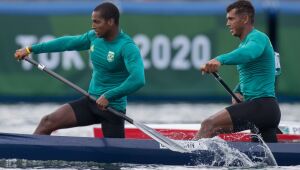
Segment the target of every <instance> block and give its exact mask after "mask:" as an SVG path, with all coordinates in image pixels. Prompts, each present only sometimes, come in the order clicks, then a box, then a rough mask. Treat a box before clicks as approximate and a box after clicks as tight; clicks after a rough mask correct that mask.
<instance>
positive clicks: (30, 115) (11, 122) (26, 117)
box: [0, 103, 300, 170]
mask: <svg viewBox="0 0 300 170" xmlns="http://www.w3.org/2000/svg"><path fill="white" fill-rule="evenodd" d="M225 106H227V104H226V103H219V104H207V103H206V104H201V103H199V104H189V103H176V104H171V103H164V104H142V103H130V104H129V106H128V108H127V115H128V116H129V117H131V118H132V119H134V120H137V121H141V122H144V123H199V127H200V123H201V121H203V120H204V119H205V118H206V117H208V116H209V115H211V114H213V113H215V112H217V111H219V110H220V109H222V108H224V107H225ZM58 107H59V104H55V103H41V104H26V103H20V104H12V105H6V104H2V105H1V104H0V115H1V119H0V131H1V132H5V133H25V134H31V133H32V132H33V131H34V130H35V127H36V126H37V124H38V122H39V120H40V119H41V118H42V117H43V116H44V115H46V114H48V113H50V112H52V111H54V110H55V109H56V108H58ZM280 108H281V111H282V121H294V122H299V121H300V117H299V116H298V115H299V110H300V104H299V103H295V104H280ZM97 126H99V125H92V126H88V127H80V128H72V129H63V130H59V131H56V132H54V133H53V135H63V136H93V131H92V128H93V127H97ZM210 141H212V140H210ZM225 150H226V149H225ZM229 153H230V152H229V150H228V149H227V151H226V154H229ZM231 154H233V155H235V154H237V153H234V152H233V153H231ZM223 155H224V154H223ZM239 157H241V155H239ZM221 158H222V156H220V157H219V159H221ZM245 159H246V158H245ZM228 161H230V160H228ZM247 165H250V166H246V167H252V168H254V167H255V168H260V169H271V170H275V169H300V166H291V167H276V166H267V167H266V166H265V165H255V166H254V167H253V165H251V163H250V162H248V163H247ZM1 167H2V168H5V169H122V170H127V169H136V170H142V169H143V170H158V169H165V170H168V169H172V170H176V169H178V170H179V169H180V170H181V169H183V170H184V169H193V170H194V169H227V168H225V167H223V168H221V167H213V166H200V165H199V166H166V165H133V164H100V163H95V162H64V161H27V160H0V168H1ZM252 168H250V169H252ZM230 169H235V168H230ZM237 169H239V168H237ZM244 169H245V168H244ZM246 169H249V168H246Z"/></svg>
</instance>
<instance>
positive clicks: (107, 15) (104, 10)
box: [94, 2, 120, 25]
mask: <svg viewBox="0 0 300 170" xmlns="http://www.w3.org/2000/svg"><path fill="white" fill-rule="evenodd" d="M94 11H97V12H101V17H103V18H104V19H105V20H109V19H111V18H113V19H114V21H115V24H116V25H119V18H120V12H119V9H118V8H117V7H116V6H115V5H114V4H112V3H110V2H104V3H102V4H100V5H98V6H97V7H96V8H95V9H94Z"/></svg>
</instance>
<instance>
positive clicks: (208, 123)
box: [201, 118, 215, 137]
mask: <svg viewBox="0 0 300 170" xmlns="http://www.w3.org/2000/svg"><path fill="white" fill-rule="evenodd" d="M214 129H215V124H214V121H213V120H212V119H210V118H207V119H205V120H204V121H203V122H202V123H201V131H203V132H205V134H206V136H207V137H213V136H212V134H213V130H214Z"/></svg>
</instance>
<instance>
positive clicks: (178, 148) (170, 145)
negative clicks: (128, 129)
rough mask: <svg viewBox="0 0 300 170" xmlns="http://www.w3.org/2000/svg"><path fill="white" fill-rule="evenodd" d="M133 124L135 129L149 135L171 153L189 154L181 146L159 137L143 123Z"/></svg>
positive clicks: (161, 136) (159, 135) (158, 134)
mask: <svg viewBox="0 0 300 170" xmlns="http://www.w3.org/2000/svg"><path fill="white" fill-rule="evenodd" d="M133 124H134V125H135V126H136V127H138V128H139V129H140V130H141V131H143V132H144V133H145V134H147V135H149V136H150V137H152V138H153V139H154V140H156V141H158V142H159V143H160V144H162V145H163V146H165V147H166V148H168V149H170V150H172V151H176V152H181V153H186V152H191V151H189V150H187V149H185V148H184V147H182V146H181V145H179V144H178V143H176V142H175V141H173V140H171V139H169V138H167V137H165V136H163V135H161V134H160V133H158V132H157V131H156V130H154V129H152V128H150V127H148V126H146V125H145V124H143V123H140V122H136V121H134V122H133Z"/></svg>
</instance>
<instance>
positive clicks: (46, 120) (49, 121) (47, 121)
mask: <svg viewBox="0 0 300 170" xmlns="http://www.w3.org/2000/svg"><path fill="white" fill-rule="evenodd" d="M55 122H57V120H55V118H54V116H52V115H51V114H50V115H46V116H44V117H43V118H42V119H41V121H40V125H41V126H43V127H44V128H46V129H52V128H54V127H55Z"/></svg>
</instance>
